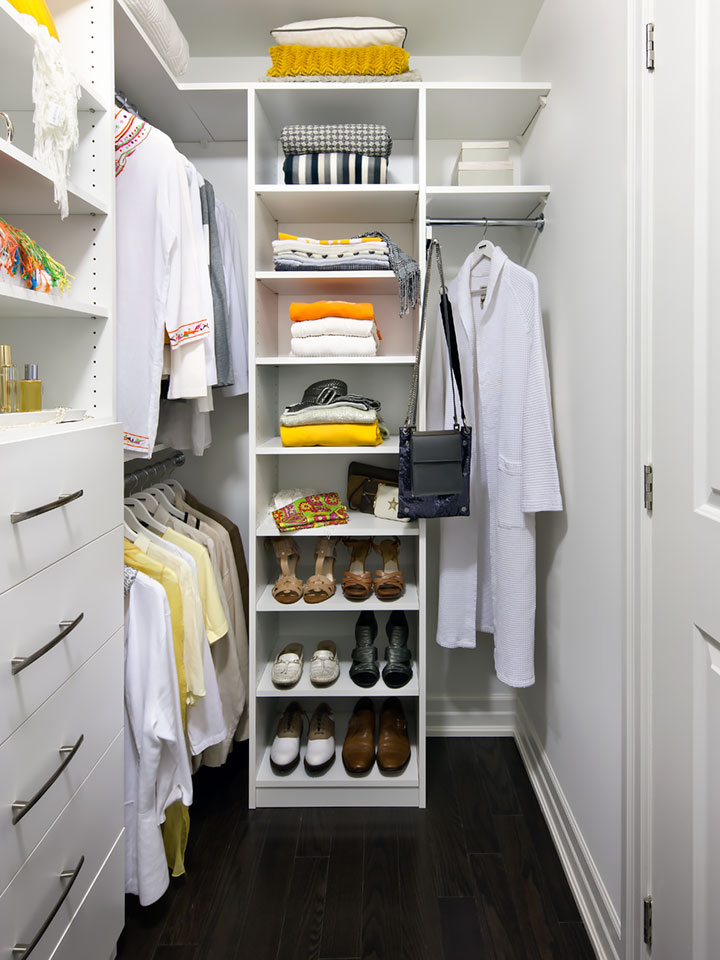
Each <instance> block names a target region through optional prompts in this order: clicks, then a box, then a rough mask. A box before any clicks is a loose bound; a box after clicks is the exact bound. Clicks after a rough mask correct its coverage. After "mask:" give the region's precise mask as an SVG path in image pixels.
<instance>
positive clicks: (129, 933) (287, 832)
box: [118, 738, 595, 960]
mask: <svg viewBox="0 0 720 960" xmlns="http://www.w3.org/2000/svg"><path fill="white" fill-rule="evenodd" d="M246 763H247V751H246V750H245V749H243V748H242V747H240V748H239V749H236V751H235V753H234V754H233V755H232V756H231V758H230V761H229V762H228V764H227V765H226V766H225V767H223V768H221V769H219V770H207V769H202V770H200V771H199V773H198V774H196V776H195V802H194V804H193V807H192V810H191V829H190V841H189V844H188V851H187V856H186V861H185V863H186V867H187V875H186V876H185V877H182V878H179V879H177V880H173V881H171V884H170V889H169V890H168V891H167V893H166V894H165V896H164V897H163V898H162V900H160V901H159V902H158V903H156V904H153V906H151V907H140V906H139V904H138V901H137V898H136V897H128V898H127V902H126V912H127V915H126V926H125V930H124V931H123V934H122V937H121V939H120V943H119V944H118V960H245V958H247V960H594V957H595V954H594V952H593V949H592V947H591V945H590V941H589V939H588V937H587V934H586V932H585V928H584V927H583V924H582V921H581V919H580V915H579V913H578V910H577V907H576V905H575V902H574V900H573V897H572V894H571V892H570V888H569V887H568V884H567V881H566V879H565V875H564V874H563V871H562V867H561V865H560V861H559V859H558V856H557V853H556V852H555V847H554V845H553V842H552V838H551V836H550V833H549V831H548V828H547V826H546V824H545V821H544V819H543V816H542V813H541V810H540V807H539V805H538V803H537V800H536V799H535V795H534V793H533V790H532V787H531V785H530V781H529V780H528V777H527V774H526V773H525V769H524V767H523V764H522V760H521V759H520V755H519V753H518V751H517V747H516V746H515V743H514V741H513V740H511V739H505V738H502V739H486V738H483V739H472V740H471V739H455V738H450V739H431V740H429V741H428V806H427V810H398V809H395V810H373V809H367V810H366V809H359V808H358V809H352V810H323V809H307V810H303V809H297V810H256V811H248V808H247V770H246Z"/></svg>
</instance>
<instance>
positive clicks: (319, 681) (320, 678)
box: [310, 640, 340, 687]
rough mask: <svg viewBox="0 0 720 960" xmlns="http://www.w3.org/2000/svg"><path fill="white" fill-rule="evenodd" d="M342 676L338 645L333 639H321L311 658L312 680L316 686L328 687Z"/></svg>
mask: <svg viewBox="0 0 720 960" xmlns="http://www.w3.org/2000/svg"><path fill="white" fill-rule="evenodd" d="M339 676H340V664H339V663H338V658H337V647H336V646H335V642H334V641H333V640H321V641H320V643H319V644H318V645H317V649H316V651H315V653H313V655H312V657H311V658H310V682H311V683H312V684H314V685H315V686H316V687H328V686H329V685H330V684H331V683H335V681H336V680H337V678H338V677H339Z"/></svg>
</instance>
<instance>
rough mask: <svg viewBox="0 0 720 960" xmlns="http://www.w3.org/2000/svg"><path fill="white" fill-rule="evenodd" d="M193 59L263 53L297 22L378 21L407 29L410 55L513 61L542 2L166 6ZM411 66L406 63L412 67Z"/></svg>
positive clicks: (378, 0)
mask: <svg viewBox="0 0 720 960" xmlns="http://www.w3.org/2000/svg"><path fill="white" fill-rule="evenodd" d="M167 3H168V6H169V7H170V9H171V10H172V12H173V14H174V16H175V18H176V20H177V21H178V23H179V25H180V28H181V30H182V31H183V33H184V34H185V36H186V37H187V39H188V42H189V43H190V54H191V56H193V57H243V56H245V57H253V56H262V55H263V54H264V53H267V48H268V46H269V45H270V43H271V37H270V30H271V29H272V28H273V27H279V26H281V25H282V24H284V23H290V22H293V21H296V20H312V19H318V18H320V17H332V16H369V17H373V16H374V17H384V18H385V19H386V20H393V21H395V22H396V23H400V24H402V25H403V26H406V27H408V38H407V42H406V44H405V46H406V48H407V50H408V51H409V52H410V54H411V56H412V54H416V55H417V56H433V55H435V56H442V55H445V56H447V55H456V56H457V55H460V56H471V55H474V56H518V55H519V54H520V53H522V50H523V47H524V45H525V41H526V40H527V37H528V34H529V32H530V30H531V28H532V25H533V23H534V22H535V18H536V16H537V14H538V11H539V9H540V7H541V6H542V3H543V0H362V3H359V2H356V3H353V4H351V3H349V2H348V0H302V2H301V3H298V2H294V0H265V2H258V0H206V2H205V3H198V0H167ZM411 65H412V64H411Z"/></svg>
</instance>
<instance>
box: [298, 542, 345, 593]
mask: <svg viewBox="0 0 720 960" xmlns="http://www.w3.org/2000/svg"><path fill="white" fill-rule="evenodd" d="M336 542H337V537H320V539H319V540H318V541H317V543H316V544H315V573H314V574H313V575H312V576H311V577H308V578H307V580H306V581H305V587H304V589H303V600H304V601H305V603H322V602H323V600H329V599H330V597H332V595H333V594H334V593H335V544H336Z"/></svg>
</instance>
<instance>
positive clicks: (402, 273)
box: [276, 230, 420, 316]
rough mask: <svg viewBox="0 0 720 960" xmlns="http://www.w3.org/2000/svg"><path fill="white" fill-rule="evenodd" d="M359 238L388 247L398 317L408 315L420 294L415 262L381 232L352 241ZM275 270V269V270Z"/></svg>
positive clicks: (418, 270) (357, 236)
mask: <svg viewBox="0 0 720 960" xmlns="http://www.w3.org/2000/svg"><path fill="white" fill-rule="evenodd" d="M359 237H380V239H381V240H384V241H385V243H386V244H387V246H388V260H389V261H390V269H391V270H392V271H393V273H394V274H395V276H396V277H397V282H398V288H399V291H400V316H402V315H403V314H404V313H408V312H409V310H410V307H412V308H413V309H414V308H415V307H416V306H417V305H418V297H419V294H420V267H419V266H418V263H417V260H413V258H412V257H411V256H410V255H409V254H407V253H405V251H404V250H401V249H400V247H399V246H398V245H397V244H396V243H395V241H394V240H393V239H392V237H389V236H388V235H387V233H383V232H382V231H381V230H369V231H368V232H367V233H358V234H357V235H356V236H355V237H353V238H352V239H353V240H356V239H358V238H359ZM276 269H277V268H276Z"/></svg>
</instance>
